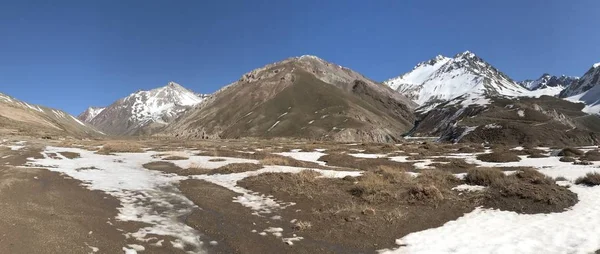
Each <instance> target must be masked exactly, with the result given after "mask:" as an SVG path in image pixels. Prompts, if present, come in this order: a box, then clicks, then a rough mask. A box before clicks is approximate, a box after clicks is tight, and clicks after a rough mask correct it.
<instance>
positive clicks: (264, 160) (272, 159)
mask: <svg viewBox="0 0 600 254" xmlns="http://www.w3.org/2000/svg"><path fill="white" fill-rule="evenodd" d="M256 156H258V157H259V158H256V159H258V160H260V163H261V164H263V165H279V166H290V167H300V168H323V167H322V166H321V165H319V164H317V163H314V162H308V161H300V160H296V159H294V158H290V157H287V156H282V155H276V154H265V155H264V156H263V155H262V154H260V155H256ZM250 159H255V158H250Z"/></svg>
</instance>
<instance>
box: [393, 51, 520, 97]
mask: <svg viewBox="0 0 600 254" xmlns="http://www.w3.org/2000/svg"><path fill="white" fill-rule="evenodd" d="M384 84H386V85H388V86H389V87H391V88H393V89H394V90H396V91H398V92H400V93H402V94H405V95H406V96H407V97H409V98H411V99H413V100H414V101H415V102H416V103H417V104H419V105H420V106H421V107H424V106H431V105H435V104H438V103H441V102H444V101H447V100H451V99H453V98H456V97H458V96H464V95H467V96H468V97H469V98H471V99H475V100H476V99H478V98H482V99H483V98H485V97H487V96H492V95H507V96H526V95H528V94H530V93H529V91H528V90H527V89H524V88H523V87H521V86H520V85H518V84H517V83H516V82H514V81H513V80H512V79H511V78H509V77H508V76H507V75H505V74H504V73H502V72H500V71H499V70H498V69H496V68H494V67H493V66H492V65H490V64H489V63H487V62H486V61H484V60H483V59H481V58H480V57H478V56H477V55H475V54H474V53H472V52H469V51H465V52H463V53H460V54H458V55H456V56H454V57H453V58H448V57H444V56H437V57H435V58H433V59H431V60H429V61H426V62H422V63H419V64H418V65H417V66H416V67H415V68H414V69H413V70H412V71H410V72H408V73H406V74H404V75H401V76H399V77H396V78H392V79H390V80H387V81H385V82H384Z"/></svg>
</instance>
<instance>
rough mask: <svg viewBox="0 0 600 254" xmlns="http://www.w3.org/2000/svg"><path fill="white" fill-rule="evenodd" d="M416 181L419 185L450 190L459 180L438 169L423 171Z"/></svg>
mask: <svg viewBox="0 0 600 254" xmlns="http://www.w3.org/2000/svg"><path fill="white" fill-rule="evenodd" d="M416 180H417V182H419V183H421V184H429V185H434V186H440V187H443V189H450V188H452V187H454V186H455V185H458V184H459V183H460V179H458V178H456V176H455V175H453V174H452V173H450V172H448V171H443V170H438V169H427V170H423V171H421V174H419V175H418V176H417V178H416Z"/></svg>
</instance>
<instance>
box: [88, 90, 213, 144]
mask: <svg viewBox="0 0 600 254" xmlns="http://www.w3.org/2000/svg"><path fill="white" fill-rule="evenodd" d="M204 98H206V96H205V95H198V94H195V93H193V92H192V91H190V90H187V89H186V88H184V87H182V86H181V85H179V84H177V83H175V82H169V83H168V84H167V85H166V86H164V87H159V88H156V89H152V90H149V91H138V92H135V93H132V94H130V95H129V96H127V97H125V98H122V99H119V100H117V101H115V102H114V103H113V104H111V105H110V106H108V107H106V108H93V107H91V108H88V109H87V110H86V111H85V112H83V113H82V114H81V115H79V119H81V120H83V121H85V122H87V123H89V124H91V125H93V126H95V127H96V128H98V129H99V130H101V131H103V132H104V133H107V134H111V135H142V134H152V133H155V132H157V131H159V130H161V129H162V128H163V127H165V126H167V125H168V124H169V123H171V122H172V121H173V120H175V119H177V118H178V117H179V116H180V115H181V114H183V113H184V112H185V111H186V110H188V109H189V108H191V107H192V106H194V105H196V104H199V103H200V102H202V100H204Z"/></svg>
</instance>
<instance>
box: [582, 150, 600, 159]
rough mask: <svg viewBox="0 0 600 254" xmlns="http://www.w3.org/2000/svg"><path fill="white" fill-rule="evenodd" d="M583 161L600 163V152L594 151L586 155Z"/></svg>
mask: <svg viewBox="0 0 600 254" xmlns="http://www.w3.org/2000/svg"><path fill="white" fill-rule="evenodd" d="M582 159H584V160H586V161H600V151H598V150H592V151H588V152H586V153H585V156H583V157H582Z"/></svg>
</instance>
